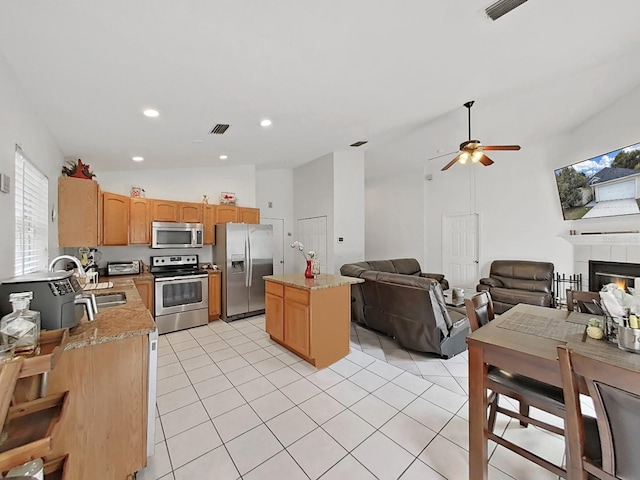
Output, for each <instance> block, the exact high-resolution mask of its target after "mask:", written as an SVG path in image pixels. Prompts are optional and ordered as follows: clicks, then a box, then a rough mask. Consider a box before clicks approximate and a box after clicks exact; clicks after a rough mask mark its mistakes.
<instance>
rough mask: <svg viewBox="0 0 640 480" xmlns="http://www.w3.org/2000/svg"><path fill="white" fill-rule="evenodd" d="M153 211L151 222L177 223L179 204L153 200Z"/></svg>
mask: <svg viewBox="0 0 640 480" xmlns="http://www.w3.org/2000/svg"><path fill="white" fill-rule="evenodd" d="M152 203H153V210H152V213H153V215H152V218H151V220H152V221H154V222H177V221H178V215H179V209H178V202H171V201H169V200H152Z"/></svg>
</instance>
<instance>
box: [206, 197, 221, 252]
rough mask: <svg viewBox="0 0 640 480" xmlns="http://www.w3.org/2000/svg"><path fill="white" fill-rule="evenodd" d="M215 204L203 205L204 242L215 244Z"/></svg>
mask: <svg viewBox="0 0 640 480" xmlns="http://www.w3.org/2000/svg"><path fill="white" fill-rule="evenodd" d="M217 209H218V207H217V206H216V205H204V222H203V223H204V244H205V245H215V244H216V213H217Z"/></svg>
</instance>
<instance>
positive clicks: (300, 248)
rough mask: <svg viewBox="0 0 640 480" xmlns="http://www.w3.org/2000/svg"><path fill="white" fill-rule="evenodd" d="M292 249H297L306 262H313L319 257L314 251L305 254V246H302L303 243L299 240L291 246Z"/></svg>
mask: <svg viewBox="0 0 640 480" xmlns="http://www.w3.org/2000/svg"><path fill="white" fill-rule="evenodd" d="M291 248H295V249H296V250H298V251H299V252H300V253H301V254H302V256H303V257H304V259H305V260H313V259H314V258H316V256H317V254H316V252H314V251H313V250H309V251H308V252H306V253H305V251H304V245H302V243H300V242H299V241H298V240H296V241H295V242H293V243H292V244H291Z"/></svg>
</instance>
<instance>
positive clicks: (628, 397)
mask: <svg viewBox="0 0 640 480" xmlns="http://www.w3.org/2000/svg"><path fill="white" fill-rule="evenodd" d="M558 358H559V360H560V371H561V373H562V385H563V388H564V397H565V401H566V408H567V413H566V421H565V428H566V434H565V435H566V443H567V445H568V459H567V469H568V470H569V471H570V474H571V477H570V478H581V479H586V478H588V476H589V474H590V475H593V476H595V477H597V478H600V479H606V480H619V479H622V480H627V479H628V480H631V479H637V478H639V477H640V454H639V453H638V442H637V439H638V434H639V433H640V416H639V415H638V412H640V378H639V377H640V375H639V374H638V372H636V371H633V370H628V369H626V368H623V367H618V366H614V365H611V364H608V363H604V362H602V361H599V360H595V359H593V358H589V357H585V356H584V355H580V354H578V353H576V352H574V351H572V350H570V349H569V348H567V347H566V346H565V345H562V346H559V347H558ZM581 382H584V383H586V386H587V389H588V391H589V395H590V396H591V398H592V400H593V404H594V407H595V412H596V419H595V422H594V421H593V419H589V417H584V416H583V415H582V411H581V407H580V395H579V387H580V383H581ZM594 423H595V424H596V425H597V427H594Z"/></svg>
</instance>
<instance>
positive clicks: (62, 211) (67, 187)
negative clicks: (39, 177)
mask: <svg viewBox="0 0 640 480" xmlns="http://www.w3.org/2000/svg"><path fill="white" fill-rule="evenodd" d="M58 244H59V245H60V247H82V246H87V247H95V246H97V245H98V182H96V181H95V180H85V179H82V178H71V177H60V178H59V179H58Z"/></svg>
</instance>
